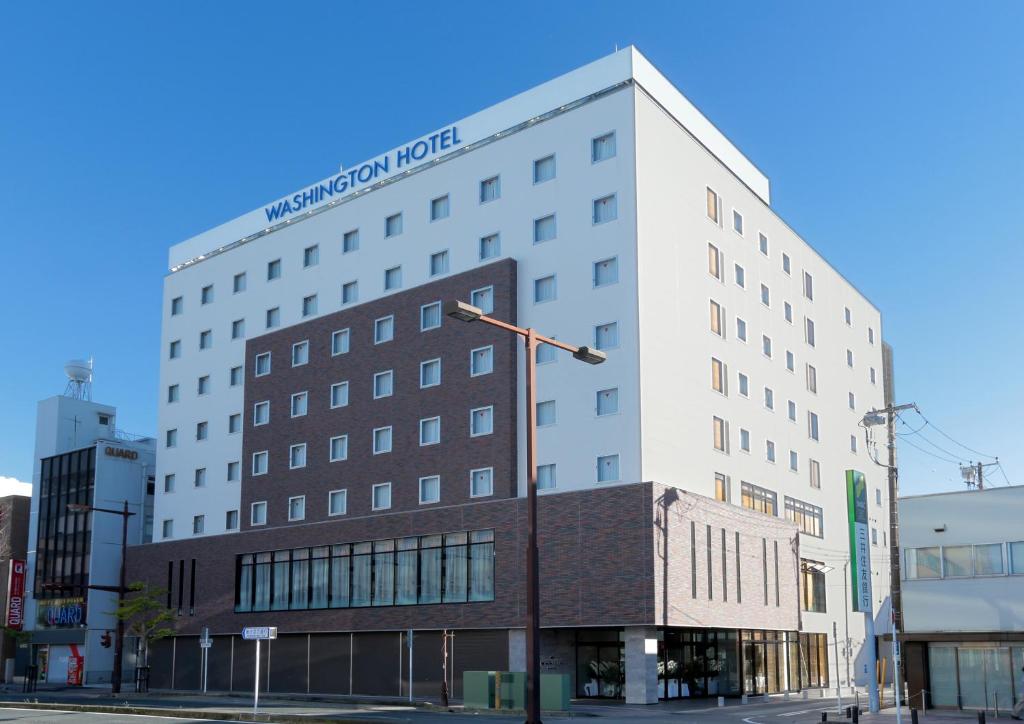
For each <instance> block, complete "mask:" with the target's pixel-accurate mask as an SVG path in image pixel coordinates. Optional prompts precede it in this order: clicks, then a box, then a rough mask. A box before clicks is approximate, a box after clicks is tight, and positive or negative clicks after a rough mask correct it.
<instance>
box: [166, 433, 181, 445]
mask: <svg viewBox="0 0 1024 724" xmlns="http://www.w3.org/2000/svg"><path fill="white" fill-rule="evenodd" d="M164 442H165V443H166V444H165V447H178V431H177V429H171V430H168V431H167V435H166V440H165V441H164Z"/></svg>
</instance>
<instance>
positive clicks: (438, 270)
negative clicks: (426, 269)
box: [430, 251, 449, 277]
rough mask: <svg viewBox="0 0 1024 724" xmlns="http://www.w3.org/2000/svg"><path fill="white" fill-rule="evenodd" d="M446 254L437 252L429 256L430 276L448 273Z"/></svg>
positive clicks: (445, 252)
mask: <svg viewBox="0 0 1024 724" xmlns="http://www.w3.org/2000/svg"><path fill="white" fill-rule="evenodd" d="M448 269H449V266H448V252H447V251H438V252H435V253H433V254H431V255H430V276H432V277H436V276H438V275H440V274H447V273H448Z"/></svg>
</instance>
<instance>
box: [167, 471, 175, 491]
mask: <svg viewBox="0 0 1024 724" xmlns="http://www.w3.org/2000/svg"><path fill="white" fill-rule="evenodd" d="M174 480H175V477H174V473H171V474H169V475H165V476H164V492H165V493H173V492H174Z"/></svg>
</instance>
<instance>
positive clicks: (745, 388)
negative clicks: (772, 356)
mask: <svg viewBox="0 0 1024 724" xmlns="http://www.w3.org/2000/svg"><path fill="white" fill-rule="evenodd" d="M737 380H738V381H739V388H740V394H741V395H742V396H743V397H750V379H749V378H748V377H747V376H746V375H745V374H743V373H742V372H740V373H739V375H738V377H737Z"/></svg>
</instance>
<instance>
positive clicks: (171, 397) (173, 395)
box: [167, 385, 181, 402]
mask: <svg viewBox="0 0 1024 724" xmlns="http://www.w3.org/2000/svg"><path fill="white" fill-rule="evenodd" d="M179 389H180V388H179V387H178V386H177V385H168V387H167V402H177V401H178V400H179V399H180V398H181V394H180V392H179Z"/></svg>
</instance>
